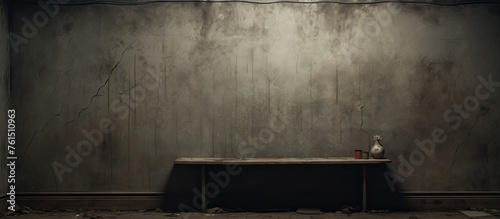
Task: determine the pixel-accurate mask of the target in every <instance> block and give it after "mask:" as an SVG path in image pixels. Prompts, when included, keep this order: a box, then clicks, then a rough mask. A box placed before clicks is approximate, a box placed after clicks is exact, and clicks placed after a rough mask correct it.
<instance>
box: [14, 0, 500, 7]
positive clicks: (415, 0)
mask: <svg viewBox="0 0 500 219" xmlns="http://www.w3.org/2000/svg"><path fill="white" fill-rule="evenodd" d="M40 2H43V3H44V4H58V5H68V6H72V5H74V6H77V5H90V4H102V5H147V4H155V3H165V2H206V3H212V2H213V3H224V2H241V3H250V4H278V3H297V4H317V3H331V4H383V3H401V4H428V5H440V6H456V5H467V4H500V1H499V0H42V1H40V0H11V2H10V3H16V4H37V5H38V4H40Z"/></svg>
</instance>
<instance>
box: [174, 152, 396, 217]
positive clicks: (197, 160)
mask: <svg viewBox="0 0 500 219" xmlns="http://www.w3.org/2000/svg"><path fill="white" fill-rule="evenodd" d="M391 162H392V161H391V160H389V159H354V158H351V157H331V158H245V159H239V158H212V157H205V158H204V157H193V158H191V157H180V158H177V159H176V160H175V164H188V165H201V193H202V197H201V199H202V211H205V210H206V204H205V203H206V196H205V184H206V183H205V176H206V175H205V165H337V164H354V165H363V192H362V193H363V199H362V200H363V201H362V210H363V211H366V166H367V165H369V164H382V163H391Z"/></svg>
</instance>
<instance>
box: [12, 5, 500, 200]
mask: <svg viewBox="0 0 500 219" xmlns="http://www.w3.org/2000/svg"><path fill="white" fill-rule="evenodd" d="M59 9H60V10H59V12H58V13H54V16H53V17H52V18H50V19H49V20H48V22H47V23H46V24H44V23H43V22H42V23H39V24H43V25H39V27H36V30H37V32H36V34H32V35H33V36H31V35H30V36H29V37H26V42H24V43H22V44H21V45H20V46H19V53H16V54H14V55H13V57H12V69H13V89H14V91H15V92H14V97H13V101H14V104H15V106H16V108H18V109H19V112H18V114H19V115H20V118H19V123H20V125H21V127H20V130H19V134H20V135H21V136H22V137H21V138H20V142H19V147H20V148H21V149H20V151H21V153H22V156H21V157H20V161H19V162H20V163H21V164H20V166H19V168H21V170H20V171H21V174H19V176H18V177H20V179H19V182H20V187H21V188H20V189H21V190H22V191H25V192H32V191H63V192H67V191H127V192H130V191H161V190H162V189H163V186H164V184H165V181H166V180H167V179H168V177H169V173H170V170H171V168H172V166H173V161H174V159H175V158H176V157H179V156H195V157H198V156H215V157H252V156H255V157H331V156H352V154H353V149H355V148H366V149H367V148H368V147H369V145H370V144H371V141H370V139H371V136H372V135H374V134H380V135H382V137H383V140H382V144H383V145H384V146H385V148H386V150H387V153H386V157H388V158H391V159H393V160H394V163H392V164H390V166H389V167H390V169H391V170H393V171H394V174H397V175H399V176H400V177H399V178H398V179H399V180H401V181H403V179H404V182H400V183H397V186H399V187H400V189H402V190H411V191H429V190H430V191H440V190H473V191H488V190H498V189H499V186H500V184H499V183H500V177H499V176H500V171H499V170H498V168H497V167H498V166H499V165H500V161H499V160H498V159H496V158H497V157H498V156H500V147H499V143H498V142H499V137H498V134H497V129H498V127H500V124H499V122H498V121H500V120H499V115H500V114H499V110H500V106H499V105H498V103H499V102H498V98H499V96H500V92H498V89H497V88H498V87H494V88H492V90H491V94H488V92H490V91H489V90H488V89H486V88H484V87H483V88H480V89H479V95H480V97H481V98H482V99H484V100H482V101H479V100H478V99H477V98H476V99H474V98H472V97H469V98H467V97H468V96H470V95H474V94H475V92H476V90H477V89H476V88H477V87H478V86H480V85H481V84H482V83H481V80H479V79H478V77H480V76H482V77H484V78H485V80H488V76H491V77H492V80H494V81H500V74H499V73H500V64H499V62H498V60H499V58H500V41H499V39H500V25H498V23H499V18H500V16H499V13H498V12H499V9H500V8H499V7H497V6H495V5H467V6H456V7H455V6H454V7H440V6H430V5H413V4H404V5H398V4H377V5H338V4H269V5H254V4H244V3H213V4H203V3H165V4H151V5H144V6H105V5H93V6H72V7H60V8H59ZM38 11H41V9H40V8H39V7H37V6H29V7H28V6H18V7H16V8H15V9H14V11H13V13H14V17H13V26H14V32H15V33H18V34H19V35H23V33H22V32H23V27H25V26H26V25H27V24H26V22H25V21H26V20H28V21H32V20H33V19H32V18H33V15H34V14H35V13H36V12H38ZM22 18H26V19H25V21H23V19H22ZM493 89H495V90H493ZM464 100H466V102H465V103H466V104H468V106H467V109H468V110H470V112H468V113H467V112H466V113H467V114H466V113H462V114H463V116H464V117H467V118H462V119H460V118H461V117H459V116H457V115H458V114H456V113H453V114H445V113H446V112H447V110H448V109H453V105H454V104H463V103H464ZM476 100H478V102H477V104H476V102H475V101H476ZM443 115H445V117H446V118H447V119H446V120H445V119H443ZM452 116H454V117H452ZM108 119H109V120H108ZM459 120H460V121H461V122H459ZM283 122H286V124H285V125H283ZM100 123H104V124H102V126H103V127H102V131H98V130H94V129H99V127H100V126H101V125H100ZM110 123H112V125H110ZM436 128H441V129H442V130H443V131H444V132H445V134H446V139H445V140H443V138H444V137H439V136H438V137H435V140H436V141H438V142H440V143H435V150H434V151H431V152H429V155H424V153H423V152H418V151H419V147H418V146H417V145H416V144H415V143H414V141H415V140H418V141H421V140H423V139H428V138H430V139H432V136H433V134H432V133H433V132H435V134H434V135H439V130H437V131H434V130H435V129H436ZM454 128H455V129H454ZM108 129H112V130H108ZM90 130H93V131H91V133H90V134H89V133H88V132H89V131H90ZM101 135H102V138H101ZM87 136H90V139H93V140H95V141H93V140H91V141H85V140H87V139H89V137H87ZM249 138H252V139H256V142H257V143H258V145H257V144H256V142H255V141H253V142H250V141H249ZM101 139H102V142H101V141H99V140H101ZM89 142H90V143H89ZM94 143H95V144H99V145H98V146H97V147H95V146H93V145H90V144H94ZM67 146H69V147H67ZM88 146H89V147H88ZM426 147H427V148H428V145H426ZM68 148H69V149H68ZM77 148H79V149H77ZM88 148H91V150H92V151H89V150H87V149H88ZM68 151H69V152H68ZM74 151H77V152H74ZM414 151H416V152H414ZM78 152H79V153H80V154H81V156H78V157H76V158H75V156H74V155H75V153H78ZM83 155H85V156H83ZM418 155H423V157H420V158H419V157H418ZM410 156H411V157H410ZM66 158H70V159H69V160H66ZM401 158H404V160H411V161H408V162H413V164H414V165H416V166H415V167H414V168H411V167H410V168H409V169H405V168H401V169H400V171H398V167H399V166H400V164H402V163H403V164H404V163H405V161H402V160H400V159H401ZM422 159H425V161H423V162H420V160H422ZM54 165H56V167H57V168H58V169H59V170H60V171H67V172H65V173H64V174H62V175H61V174H59V175H60V178H59V177H58V174H55V173H54V171H53V167H54ZM412 169H413V171H411V170H412ZM69 171H71V172H69ZM33 179H37V180H33Z"/></svg>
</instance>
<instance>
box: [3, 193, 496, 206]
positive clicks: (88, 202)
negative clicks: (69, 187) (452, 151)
mask: <svg viewBox="0 0 500 219" xmlns="http://www.w3.org/2000/svg"><path fill="white" fill-rule="evenodd" d="M400 195H401V196H402V197H403V199H404V200H406V202H407V205H408V207H409V209H410V210H436V209H440V210H458V209H465V208H468V207H471V208H494V209H500V191H475V192H471V191H403V192H400ZM2 198H3V199H6V198H7V197H6V196H4V197H2ZM16 198H17V200H16V201H17V203H19V204H21V205H25V206H29V207H32V208H36V209H108V210H113V209H116V210H146V209H156V208H161V203H162V200H163V198H164V193H162V192H136V193H127V192H55V193H53V192H52V193H51V192H34V193H19V194H18V195H17V196H16ZM3 202H5V201H3Z"/></svg>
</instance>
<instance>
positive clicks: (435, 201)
mask: <svg viewBox="0 0 500 219" xmlns="http://www.w3.org/2000/svg"><path fill="white" fill-rule="evenodd" d="M400 194H401V196H402V197H404V199H405V200H406V202H407V204H408V207H409V208H410V209H414V210H438V209H439V210H446V209H450V210H451V209H452V210H459V209H466V208H493V209H498V208H500V191H404V192H400Z"/></svg>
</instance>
